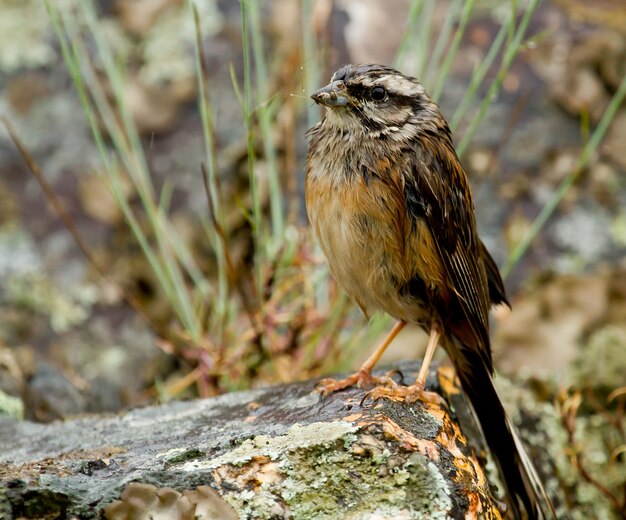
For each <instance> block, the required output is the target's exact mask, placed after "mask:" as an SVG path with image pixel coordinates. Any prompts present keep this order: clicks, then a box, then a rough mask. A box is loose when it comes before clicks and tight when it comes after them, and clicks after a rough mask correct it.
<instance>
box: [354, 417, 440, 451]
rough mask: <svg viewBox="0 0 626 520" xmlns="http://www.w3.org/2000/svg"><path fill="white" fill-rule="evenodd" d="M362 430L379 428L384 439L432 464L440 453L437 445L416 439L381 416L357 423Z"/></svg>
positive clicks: (393, 422) (390, 420)
mask: <svg viewBox="0 0 626 520" xmlns="http://www.w3.org/2000/svg"><path fill="white" fill-rule="evenodd" d="M358 424H359V426H361V427H363V428H369V427H376V428H381V427H382V431H383V435H384V436H385V439H387V440H392V441H396V442H398V443H399V444H400V446H401V447H402V448H403V449H405V450H407V451H417V452H419V453H421V454H422V455H424V456H425V457H428V458H429V459H430V460H432V461H433V462H437V461H438V460H439V456H440V451H439V447H438V446H437V444H436V443H435V442H433V441H430V440H427V439H418V438H417V437H416V436H415V435H413V434H412V433H411V432H408V431H406V430H405V429H404V428H402V427H401V426H399V425H398V424H397V423H396V422H395V421H393V420H392V419H390V418H389V417H386V416H384V415H382V414H377V415H374V416H372V417H368V418H367V419H366V420H364V421H361V422H359V423H358Z"/></svg>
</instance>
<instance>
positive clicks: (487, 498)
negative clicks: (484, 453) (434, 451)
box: [437, 417, 502, 519]
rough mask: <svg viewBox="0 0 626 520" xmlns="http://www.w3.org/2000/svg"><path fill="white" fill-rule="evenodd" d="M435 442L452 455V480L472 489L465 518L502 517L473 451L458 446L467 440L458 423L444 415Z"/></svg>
mask: <svg viewBox="0 0 626 520" xmlns="http://www.w3.org/2000/svg"><path fill="white" fill-rule="evenodd" d="M437 443H438V444H439V445H440V446H441V447H442V448H445V449H446V450H447V451H448V452H449V453H450V454H451V455H453V459H452V463H453V464H454V467H455V468H456V469H457V471H456V474H455V475H454V476H453V480H454V481H455V482H456V483H458V484H459V487H460V489H472V490H474V491H470V492H469V493H467V495H466V498H467V500H468V502H469V504H470V505H469V507H468V511H467V514H466V516H465V518H466V519H473V518H490V519H500V518H502V517H501V515H500V512H499V510H498V508H497V506H496V504H495V503H494V502H493V500H492V498H491V493H490V491H489V485H488V483H487V478H486V476H485V473H484V471H483V469H482V468H481V466H480V464H479V463H478V461H477V460H476V457H475V456H474V454H473V453H471V452H469V454H466V453H464V451H463V450H462V449H461V447H460V446H459V444H463V445H465V446H467V440H466V439H465V436H464V435H463V433H462V432H461V429H460V428H459V425H458V424H457V423H455V422H453V421H452V420H450V418H449V417H446V419H445V420H444V422H443V426H442V428H441V430H440V431H439V433H438V434H437ZM468 482H471V483H473V485H472V486H469V487H468V486H467V483H468Z"/></svg>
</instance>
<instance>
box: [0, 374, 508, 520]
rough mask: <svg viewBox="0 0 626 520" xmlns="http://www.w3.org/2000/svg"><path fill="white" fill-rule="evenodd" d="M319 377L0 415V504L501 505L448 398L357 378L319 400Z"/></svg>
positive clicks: (81, 510) (87, 512)
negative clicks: (356, 384) (120, 408)
mask: <svg viewBox="0 0 626 520" xmlns="http://www.w3.org/2000/svg"><path fill="white" fill-rule="evenodd" d="M311 390H312V384H311V383H304V384H298V385H290V386H283V387H278V388H267V389H263V390H257V391H252V392H243V393H235V394H230V395H225V396H222V397H219V398H215V399H208V400H197V401H190V402H175V403H170V404H166V405H162V406H155V407H149V408H143V409H139V410H134V411H131V412H128V413H126V414H125V415H122V416H110V417H90V418H84V419H77V420H72V421H67V422H59V423H54V424H49V425H41V424H34V423H30V422H19V421H15V420H11V419H3V420H2V421H1V422H0V445H1V446H3V450H2V452H1V453H0V510H2V511H10V513H11V515H13V516H21V515H22V516H27V517H28V516H29V515H31V516H32V515H33V514H34V513H36V514H41V513H42V512H46V511H51V512H53V514H54V515H57V516H55V517H56V518H69V517H71V515H77V516H80V517H81V518H97V517H99V515H104V516H105V517H106V518H110V519H117V518H123V517H124V515H125V514H126V513H128V511H130V510H131V509H132V508H133V507H135V508H137V506H136V504H137V503H140V504H144V506H141V507H140V509H141V508H144V509H146V510H153V511H154V512H155V514H161V515H162V514H164V513H163V512H164V511H169V512H170V513H171V514H174V515H175V516H176V515H179V517H180V518H181V519H182V518H187V517H190V518H193V515H194V514H195V516H196V517H197V518H207V519H208V518H211V516H210V513H207V512H206V511H209V510H213V509H211V508H209V507H208V506H206V504H208V503H209V499H208V498H207V496H208V495H207V494H206V493H205V491H206V492H210V490H209V489H208V488H206V487H204V488H203V487H202V486H210V487H211V488H213V489H215V490H217V492H218V493H219V495H221V496H222V498H223V500H225V502H224V503H222V506H223V507H225V508H228V509H231V510H232V509H234V510H235V511H236V513H237V515H238V516H239V517H240V518H255V519H256V518H268V519H269V518H303V519H315V518H330V517H337V518H394V519H396V518H407V519H410V518H459V517H464V518H478V517H481V518H501V514H500V511H499V510H498V506H497V502H496V501H495V500H494V498H493V496H492V494H491V491H490V487H489V484H488V482H487V479H486V477H485V473H484V471H483V469H482V468H481V465H480V463H479V462H478V460H477V459H476V458H475V457H474V455H473V452H472V450H471V449H470V447H469V445H468V442H467V440H466V439H465V437H464V435H463V434H462V432H461V430H460V428H459V426H458V424H457V423H456V421H455V419H454V417H453V416H452V415H451V414H450V412H449V410H448V409H447V407H445V406H441V407H440V406H436V405H431V404H424V403H420V402H418V403H417V404H415V405H406V404H405V403H398V402H392V401H387V400H381V401H379V402H372V401H369V400H367V399H365V400H364V401H363V398H364V395H365V394H364V393H363V391H362V390H358V389H353V390H348V391H345V392H341V393H338V394H335V395H332V396H330V397H328V398H326V399H324V400H321V399H320V397H319V395H318V394H316V393H313V392H311ZM133 482H134V483H135V484H133V485H132V486H130V487H129V485H130V484H131V483H133ZM137 482H141V483H142V486H138V485H137ZM146 485H147V487H146ZM202 490H204V491H202ZM201 491H202V493H204V494H198V493H200V492H201ZM190 493H196V494H197V496H201V497H203V498H202V500H200V501H197V500H196V498H194V497H196V495H194V494H190ZM194 500H196V502H194ZM214 502H215V500H213V499H212V504H213V505H211V507H214ZM200 503H203V504H205V505H204V506H203V507H200V508H199V509H198V508H197V507H199V506H196V504H200ZM226 503H228V504H229V505H227V504H226ZM133 504H135V505H133ZM150 508H151V509H150ZM225 510H227V509H224V511H225ZM202 511H205V513H202ZM174 512H175V513H174ZM120 515H121V516H120ZM190 515H191V516H190ZM9 517H10V516H9Z"/></svg>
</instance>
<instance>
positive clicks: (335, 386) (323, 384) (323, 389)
mask: <svg viewBox="0 0 626 520" xmlns="http://www.w3.org/2000/svg"><path fill="white" fill-rule="evenodd" d="M355 385H356V386H357V387H359V388H369V387H374V388H378V387H380V386H397V383H396V382H395V381H394V380H393V379H391V377H390V376H389V375H388V374H385V375H384V376H381V377H374V376H372V374H370V373H369V372H365V371H359V372H356V373H354V374H352V375H350V376H348V377H346V378H344V379H339V380H337V379H332V378H326V379H322V380H321V381H319V382H318V383H317V385H316V386H315V391H316V392H319V393H320V394H322V396H323V397H327V396H329V395H330V394H333V393H335V392H339V391H341V390H344V389H346V388H349V387H351V386H355Z"/></svg>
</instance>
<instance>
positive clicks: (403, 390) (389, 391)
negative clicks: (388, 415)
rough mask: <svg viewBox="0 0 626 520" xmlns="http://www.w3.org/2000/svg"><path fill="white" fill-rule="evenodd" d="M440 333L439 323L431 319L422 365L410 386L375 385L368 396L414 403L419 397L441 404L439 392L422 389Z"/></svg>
mask: <svg viewBox="0 0 626 520" xmlns="http://www.w3.org/2000/svg"><path fill="white" fill-rule="evenodd" d="M441 334H442V327H441V325H440V324H439V323H438V322H436V321H433V323H432V325H431V326H430V334H429V337H428V345H427V346H426V354H424V360H423V361H422V366H421V367H420V371H419V374H418V375H417V379H416V380H415V383H413V384H412V385H411V386H400V385H390V386H388V387H376V388H374V389H373V390H372V391H371V392H370V393H369V397H371V398H372V399H379V398H381V397H388V398H390V399H403V400H406V401H407V402H408V403H414V402H415V401H417V400H418V399H421V400H423V401H426V402H429V403H435V404H441V402H442V398H441V396H439V394H437V393H435V392H426V391H424V387H425V386H426V377H427V376H428V369H429V367H430V363H431V361H432V360H433V356H434V354H435V350H437V345H438V344H439V339H440V338H441Z"/></svg>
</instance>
